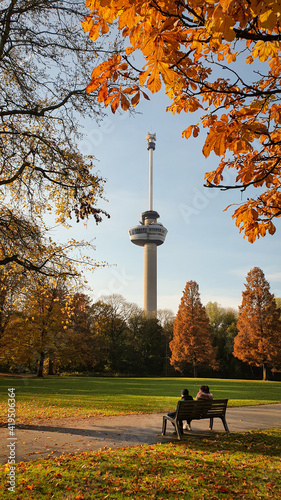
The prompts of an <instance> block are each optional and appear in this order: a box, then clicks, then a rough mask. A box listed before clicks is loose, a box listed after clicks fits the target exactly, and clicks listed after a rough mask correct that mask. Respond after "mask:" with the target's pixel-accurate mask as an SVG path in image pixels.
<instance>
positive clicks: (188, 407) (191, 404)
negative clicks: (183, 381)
mask: <svg viewBox="0 0 281 500" xmlns="http://www.w3.org/2000/svg"><path fill="white" fill-rule="evenodd" d="M227 402H228V399H209V400H207V399H198V400H197V401H191V400H190V401H179V402H178V404H177V409H176V415H175V417H174V418H172V417H169V416H168V415H164V416H163V427H162V435H163V436H165V434H166V427H167V422H171V423H172V424H173V425H174V426H175V429H176V432H177V436H178V439H181V432H180V429H179V422H180V421H183V420H188V422H191V420H201V419H203V418H209V419H210V426H209V429H210V430H212V429H213V423H214V418H220V419H221V421H222V423H223V426H224V429H225V431H226V432H229V429H228V426H227V423H226V419H225V413H226V407H227Z"/></svg>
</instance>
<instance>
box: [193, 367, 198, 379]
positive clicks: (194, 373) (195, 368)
mask: <svg viewBox="0 0 281 500" xmlns="http://www.w3.org/2000/svg"><path fill="white" fill-rule="evenodd" d="M193 377H194V378H197V365H193Z"/></svg>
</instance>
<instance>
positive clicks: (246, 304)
mask: <svg viewBox="0 0 281 500" xmlns="http://www.w3.org/2000/svg"><path fill="white" fill-rule="evenodd" d="M246 281H247V283H246V284H245V287H246V290H245V291H244V292H243V294H242V296H243V299H242V304H241V306H240V307H239V313H238V323H237V328H238V334H237V336H236V337H235V340H234V351H233V354H234V356H236V357H237V358H239V359H241V361H244V362H246V363H249V364H250V365H254V366H262V367H263V378H264V380H265V379H266V376H267V375H266V370H267V367H268V368H273V369H275V370H276V369H280V368H281V361H280V360H281V341H280V339H281V322H280V311H279V310H278V308H277V305H276V301H275V298H274V295H273V294H271V293H270V291H269V288H270V287H269V283H268V282H267V280H266V279H265V276H264V273H263V271H262V270H261V269H260V268H258V267H254V268H253V269H251V271H250V272H249V273H248V275H247V278H246Z"/></svg>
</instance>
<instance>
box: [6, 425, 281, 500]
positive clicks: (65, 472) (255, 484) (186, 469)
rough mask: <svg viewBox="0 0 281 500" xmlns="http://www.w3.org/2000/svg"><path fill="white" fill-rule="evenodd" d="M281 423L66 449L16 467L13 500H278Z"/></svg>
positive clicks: (8, 495) (7, 495) (280, 470)
mask: <svg viewBox="0 0 281 500" xmlns="http://www.w3.org/2000/svg"><path fill="white" fill-rule="evenodd" d="M280 456H281V429H275V430H268V431H262V432H257V431H252V432H249V433H239V434H238V433H237V434H228V435H225V434H220V435H218V434H214V435H212V436H208V437H203V438H202V437H201V438H198V437H197V438H196V437H193V438H189V437H188V438H185V439H184V440H183V441H182V442H180V443H179V442H177V443H167V444H157V445H150V446H148V445H144V446H136V447H133V448H122V449H116V450H112V449H109V450H100V451H97V452H91V453H81V454H67V455H62V456H61V457H58V458H48V459H46V460H43V461H34V462H30V463H25V462H21V463H19V464H17V466H16V478H17V482H16V488H15V493H14V492H11V493H9V492H7V472H8V468H6V469H5V468H4V469H3V470H2V472H1V476H0V477H1V482H0V497H1V498H6V499H9V498H11V499H12V498H13V499H17V500H20V499H30V498H34V499H36V500H43V499H44V500H49V499H52V498H55V499H56V500H88V499H93V498H94V499H95V500H96V499H117V500H121V499H122V500H123V499H124V498H126V499H134V500H138V499H148V498H150V499H157V500H162V499H176V500H181V499H186V500H190V499H193V500H196V499H197V500H202V499H203V500H208V499H210V500H217V499H227V500H231V499H255V500H256V499H258V498H267V499H277V498H280V491H281V462H280Z"/></svg>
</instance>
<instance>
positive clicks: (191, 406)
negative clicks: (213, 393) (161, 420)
mask: <svg viewBox="0 0 281 500" xmlns="http://www.w3.org/2000/svg"><path fill="white" fill-rule="evenodd" d="M227 402H228V399H209V400H207V399H198V400H197V401H191V400H190V401H179V402H178V404H177V413H176V418H177V420H188V419H196V420H198V419H201V418H211V417H218V416H219V417H220V416H225V412H226V407H227Z"/></svg>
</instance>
